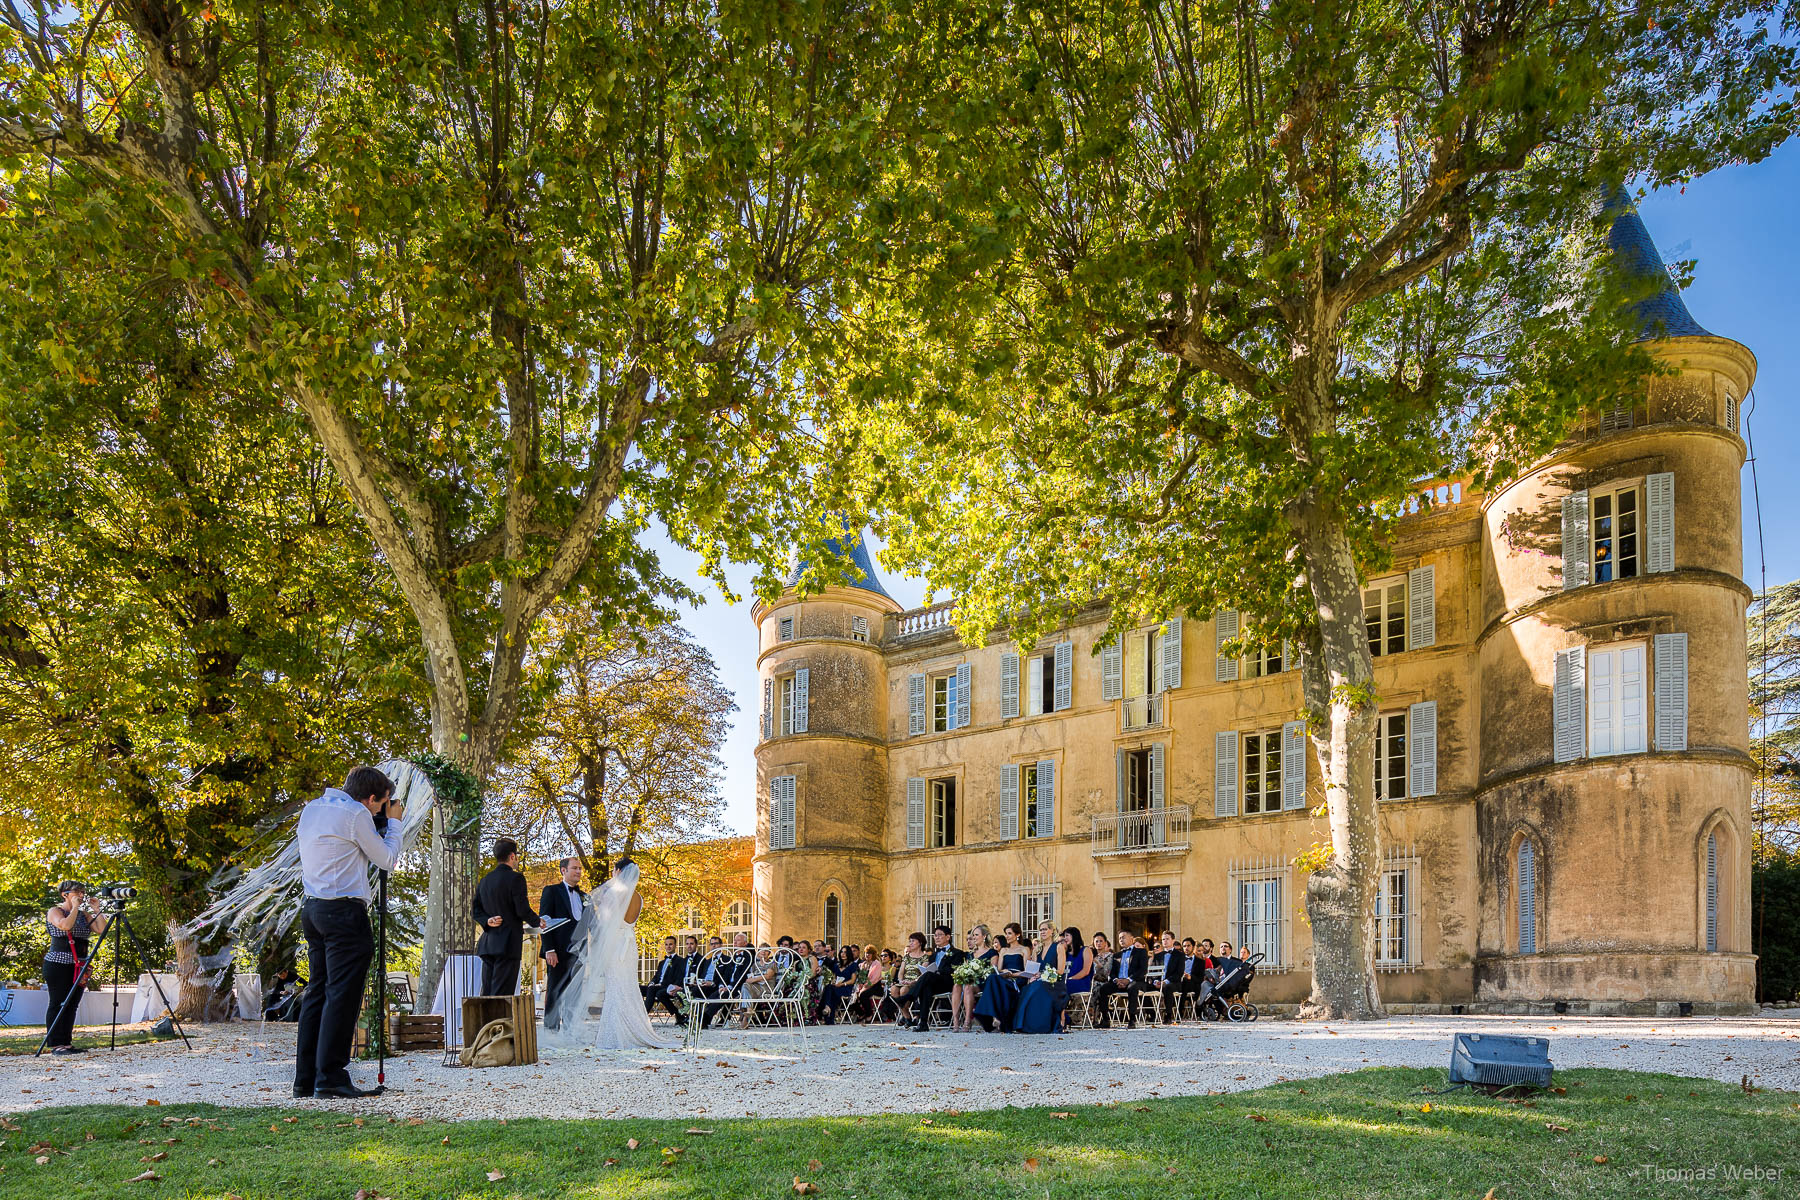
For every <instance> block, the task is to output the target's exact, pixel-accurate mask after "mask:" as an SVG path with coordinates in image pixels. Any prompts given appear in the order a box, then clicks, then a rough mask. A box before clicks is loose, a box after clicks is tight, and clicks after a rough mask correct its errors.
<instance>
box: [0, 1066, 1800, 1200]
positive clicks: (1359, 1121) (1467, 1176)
mask: <svg viewBox="0 0 1800 1200" xmlns="http://www.w3.org/2000/svg"><path fill="white" fill-rule="evenodd" d="M496 1075H497V1076H499V1075H500V1073H496ZM1443 1081H1444V1073H1443V1072H1442V1071H1425V1070H1399V1069H1385V1068H1383V1069H1371V1070H1365V1071H1359V1072H1356V1073H1353V1074H1347V1075H1339V1076H1335V1077H1332V1078H1328V1079H1313V1080H1306V1081H1304V1082H1296V1083H1285V1084H1280V1085H1278V1086H1276V1087H1272V1088H1264V1089H1261V1090H1259V1091H1253V1092H1239V1093H1236V1094H1234V1095H1230V1096H1206V1097H1193V1098H1187V1099H1178V1100H1154V1101H1147V1102H1145V1103H1142V1104H1119V1105H1117V1106H1114V1107H1103V1106H1089V1107H1085V1108H1076V1109H1068V1110H1054V1109H1016V1108H1015V1109H1003V1110H1000V1111H995V1112H970V1113H954V1112H945V1113H934V1114H928V1115H915V1116H856V1115H846V1116H841V1117H819V1118H810V1119H793V1120H762V1119H749V1120H732V1121H706V1122H703V1123H701V1124H699V1125H689V1124H687V1123H684V1122H672V1121H635V1120H627V1121H553V1120H525V1121H517V1120H515V1121H510V1122H507V1123H504V1124H503V1123H501V1122H498V1121H476V1122H461V1123H445V1122H436V1121H434V1122H413V1121H397V1122H396V1121H391V1120H390V1119H389V1118H387V1117H378V1116H371V1117H367V1118H363V1120H362V1123H361V1124H357V1123H355V1122H354V1121H353V1120H352V1119H351V1118H350V1117H349V1115H348V1114H345V1113H342V1112H334V1111H331V1110H328V1109H326V1108H325V1107H324V1106H323V1105H311V1106H307V1107H305V1108H287V1109H273V1108H271V1109H223V1108H214V1107H211V1106H208V1105H199V1104H182V1105H169V1106H166V1107H146V1108H121V1107H119V1106H116V1105H111V1106H98V1105H97V1106H93V1107H84V1108H62V1109H54V1110H50V1111H47V1112H42V1113H31V1114H26V1115H22V1116H19V1117H15V1118H12V1119H10V1120H8V1121H7V1122H6V1123H5V1128H4V1130H3V1131H0V1137H3V1138H4V1142H3V1143H0V1198H8V1200H10V1198H12V1197H19V1198H21V1200H23V1198H26V1197H29V1198H31V1200H50V1198H52V1197H86V1196H93V1197H107V1198H109V1200H111V1198H114V1197H121V1196H154V1197H176V1196H180V1197H190V1196H192V1197H213V1198H216V1200H223V1198H224V1197H228V1196H237V1197H242V1198H243V1200H262V1198H265V1197H267V1198H271V1200H273V1198H281V1200H287V1198H291V1197H305V1198H311V1197H329V1198H332V1200H353V1198H354V1197H356V1196H357V1195H358V1194H359V1192H360V1193H361V1194H362V1195H363V1197H364V1200H369V1198H370V1197H371V1196H373V1195H376V1194H379V1195H380V1196H383V1197H392V1198H393V1200H414V1198H424V1197H432V1198H436V1197H463V1196H480V1197H509V1196H557V1197H599V1196H606V1197H614V1196H617V1197H630V1198H631V1200H650V1198H652V1197H655V1198H661V1197H671V1198H686V1197H693V1198H695V1200H701V1198H705V1200H714V1198H717V1200H729V1198H734V1197H740V1196H744V1197H750V1196H755V1197H769V1198H771V1200H780V1198H781V1197H788V1198H790V1200H791V1198H792V1197H794V1196H795V1195H796V1194H797V1193H798V1194H806V1195H810V1194H815V1193H813V1192H810V1191H806V1192H802V1191H801V1190H800V1188H799V1187H797V1186H796V1182H795V1180H796V1176H797V1177H799V1181H800V1183H801V1184H803V1185H808V1184H809V1185H812V1186H813V1187H816V1189H817V1191H816V1194H817V1195H818V1196H820V1197H822V1198H842V1200H852V1198H864V1200H897V1198H907V1197H921V1198H923V1197H930V1198H931V1200H999V1198H1001V1197H1058V1198H1060V1197H1070V1198H1078V1200H1102V1198H1107V1197H1121V1198H1124V1197H1129V1198H1130V1200H1151V1198H1168V1200H1174V1198H1175V1197H1190V1196H1193V1197H1211V1196H1234V1197H1235V1196H1245V1197H1305V1198H1306V1200H1321V1198H1333V1200H1335V1198H1338V1197H1355V1196H1405V1197H1429V1198H1430V1200H1440V1198H1442V1197H1455V1196H1467V1197H1471V1198H1479V1197H1482V1196H1484V1195H1485V1194H1487V1193H1488V1191H1489V1189H1492V1190H1493V1196H1494V1197H1495V1200H1525V1198H1527V1197H1545V1196H1609V1197H1610V1196H1618V1197H1633V1198H1636V1197H1643V1196H1689V1195H1693V1196H1699V1195H1705V1196H1721V1195H1723V1196H1760V1197H1776V1196H1794V1195H1800V1103H1797V1102H1800V1093H1782V1092H1760V1093H1756V1094H1754V1095H1752V1094H1746V1093H1745V1092H1744V1091H1743V1090H1742V1089H1741V1088H1739V1087H1736V1086H1733V1085H1729V1084H1720V1083H1712V1082H1703V1081H1697V1080H1692V1079H1683V1078H1679V1077H1676V1076H1673V1075H1644V1074H1635V1073H1632V1072H1627V1071H1594V1070H1583V1071H1566V1072H1562V1073H1560V1074H1559V1075H1558V1077H1557V1083H1558V1085H1559V1086H1561V1087H1564V1088H1566V1091H1565V1092H1563V1093H1562V1094H1555V1093H1550V1094H1544V1095H1540V1096H1538V1097H1536V1098H1535V1099H1532V1100H1531V1101H1530V1102H1528V1103H1526V1102H1520V1103H1507V1102H1506V1101H1504V1100H1494V1099H1490V1098H1488V1097H1486V1096H1482V1095H1478V1094H1471V1093H1470V1092H1467V1091H1462V1092H1455V1093H1450V1094H1448V1095H1442V1096H1437V1095H1427V1094H1424V1093H1423V1092H1422V1091H1421V1089H1422V1088H1426V1087H1441V1086H1443ZM496 1086H522V1087H530V1086H532V1085H531V1083H530V1082H529V1081H524V1082H521V1083H519V1084H516V1085H513V1084H508V1083H506V1082H503V1078H497V1079H496ZM553 1104H554V1098H553V1097H547V1098H546V1105H547V1106H548V1105H553ZM1427 1106H1429V1108H1428V1107H1427ZM701 1130H705V1131H708V1132H700V1131H701ZM634 1138H635V1139H636V1140H637V1142H638V1145H637V1148H636V1149H632V1148H631V1144H630V1139H634ZM46 1143H47V1144H46ZM159 1156H166V1157H159ZM45 1157H47V1158H48V1159H49V1161H48V1163H43V1164H40V1163H39V1161H38V1160H39V1159H40V1158H45ZM1646 1163H1649V1164H1654V1165H1655V1166H1657V1167H1660V1168H1664V1169H1676V1168H1695V1167H1700V1168H1705V1167H1715V1168H1718V1169H1719V1170H1721V1171H1723V1170H1725V1169H1727V1168H1728V1167H1732V1166H1739V1165H1742V1166H1760V1167H1762V1168H1763V1169H1764V1170H1765V1171H1766V1170H1771V1169H1778V1170H1780V1171H1781V1176H1780V1178H1779V1179H1776V1180H1773V1181H1771V1180H1767V1179H1765V1180H1764V1181H1762V1182H1760V1183H1757V1182H1749V1181H1743V1180H1738V1181H1733V1180H1730V1179H1726V1178H1723V1177H1722V1176H1721V1177H1716V1178H1714V1179H1712V1180H1706V1179H1700V1180H1697V1181H1693V1182H1682V1181H1680V1180H1661V1181H1659V1180H1657V1179H1655V1178H1653V1177H1651V1176H1650V1175H1648V1174H1646V1172H1645V1170H1644V1165H1643V1164H1646ZM145 1171H154V1172H155V1173H156V1174H157V1175H158V1176H160V1178H158V1179H151V1180H145V1181H142V1182H128V1181H130V1180H132V1178H133V1176H137V1175H140V1174H141V1173H143V1172H145ZM490 1175H494V1176H495V1177H494V1178H490Z"/></svg>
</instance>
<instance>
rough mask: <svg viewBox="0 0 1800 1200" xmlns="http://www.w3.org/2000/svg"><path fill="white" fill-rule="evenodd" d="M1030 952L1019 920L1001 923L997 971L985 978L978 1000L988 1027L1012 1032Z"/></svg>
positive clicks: (978, 1010)
mask: <svg viewBox="0 0 1800 1200" xmlns="http://www.w3.org/2000/svg"><path fill="white" fill-rule="evenodd" d="M1028 957H1029V952H1028V951H1027V949H1026V946H1025V934H1024V931H1023V930H1022V929H1020V928H1019V923H1018V922H1017V921H1008V922H1007V923H1006V924H1005V925H1003V926H1001V927H1000V942H999V945H998V946H996V947H995V960H994V973H993V974H992V975H989V976H988V977H987V978H986V979H984V980H982V981H981V995H980V997H979V998H978V999H977V1000H976V1001H975V1008H974V1014H975V1019H976V1020H977V1021H978V1022H980V1023H981V1027H982V1028H983V1029H984V1030H988V1031H990V1032H991V1031H993V1030H995V1029H998V1030H1000V1031H1001V1032H1003V1033H1005V1032H1010V1031H1011V1030H1012V1019H1013V1010H1014V1009H1016V1008H1017V1007H1018V1004H1019V993H1020V991H1022V990H1023V989H1024V987H1025V982H1026V979H1027V978H1028V976H1027V975H1026V974H1025V962H1026V959H1027V958H1028Z"/></svg>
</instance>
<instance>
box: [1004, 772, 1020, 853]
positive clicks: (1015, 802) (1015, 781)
mask: <svg viewBox="0 0 1800 1200" xmlns="http://www.w3.org/2000/svg"><path fill="white" fill-rule="evenodd" d="M1018 836H1019V764H1018V763H1007V764H1006V765H1005V766H1003V767H1001V768H1000V840H1001V841H1003V842H1010V841H1012V840H1013V839H1014V838H1016V837H1018Z"/></svg>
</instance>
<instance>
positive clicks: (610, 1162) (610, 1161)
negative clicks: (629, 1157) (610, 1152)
mask: <svg viewBox="0 0 1800 1200" xmlns="http://www.w3.org/2000/svg"><path fill="white" fill-rule="evenodd" d="M600 1165H601V1166H603V1167H616V1166H618V1165H619V1160H618V1159H616V1158H609V1159H607V1160H606V1161H605V1162H603V1163H601V1164H600Z"/></svg>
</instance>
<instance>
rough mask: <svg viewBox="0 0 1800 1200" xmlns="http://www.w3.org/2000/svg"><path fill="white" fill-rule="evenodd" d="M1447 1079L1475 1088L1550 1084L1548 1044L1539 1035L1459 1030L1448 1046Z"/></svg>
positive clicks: (1542, 1085) (1546, 1085)
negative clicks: (1460, 1031)
mask: <svg viewBox="0 0 1800 1200" xmlns="http://www.w3.org/2000/svg"><path fill="white" fill-rule="evenodd" d="M1450 1082H1451V1083H1468V1084H1474V1085H1476V1086H1478V1087H1511V1086H1514V1085H1517V1084H1526V1085H1529V1086H1531V1087H1540V1088H1547V1087H1549V1086H1550V1043H1549V1042H1548V1041H1546V1040H1545V1039H1543V1038H1534V1037H1510V1036H1507V1035H1503V1034H1497V1033H1459V1034H1457V1035H1456V1040H1455V1041H1454V1042H1453V1043H1452V1044H1451V1047H1450Z"/></svg>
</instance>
